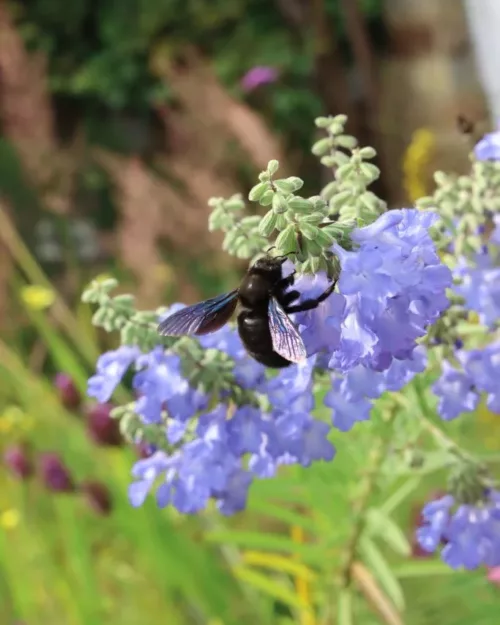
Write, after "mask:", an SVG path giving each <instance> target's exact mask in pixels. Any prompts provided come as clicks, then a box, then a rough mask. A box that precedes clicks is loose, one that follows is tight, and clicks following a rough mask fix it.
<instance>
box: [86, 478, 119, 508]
mask: <svg viewBox="0 0 500 625" xmlns="http://www.w3.org/2000/svg"><path fill="white" fill-rule="evenodd" d="M80 491H81V492H82V493H83V495H84V497H85V500H86V501H87V503H88V505H89V506H90V507H91V508H92V510H93V511H94V512H96V513H97V514H99V515H102V516H107V515H108V514H109V513H110V512H111V509H112V500H111V493H110V492H109V489H108V487H107V486H106V485H105V484H103V483H102V482H97V481H94V480H87V481H85V482H83V483H82V484H80Z"/></svg>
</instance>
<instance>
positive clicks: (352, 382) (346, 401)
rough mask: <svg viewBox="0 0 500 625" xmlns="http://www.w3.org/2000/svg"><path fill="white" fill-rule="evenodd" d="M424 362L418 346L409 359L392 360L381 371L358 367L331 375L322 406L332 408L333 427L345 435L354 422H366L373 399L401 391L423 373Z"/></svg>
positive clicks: (422, 353) (422, 351)
mask: <svg viewBox="0 0 500 625" xmlns="http://www.w3.org/2000/svg"><path fill="white" fill-rule="evenodd" d="M426 363H427V359H426V355H425V350H424V348H423V347H421V346H418V347H417V348H416V349H415V350H414V351H413V352H412V354H411V356H410V357H409V358H407V359H406V360H396V359H393V360H392V361H391V363H390V364H389V366H388V368H387V369H384V370H382V371H373V370H372V369H369V368H367V367H364V366H363V365H357V366H356V367H354V368H353V369H351V370H350V371H348V372H347V373H345V374H344V375H343V376H342V377H340V376H338V375H336V374H333V376H332V388H331V390H330V391H329V392H328V393H327V395H326V397H325V405H326V406H328V407H330V408H332V409H333V412H332V423H333V426H334V427H335V428H337V429H338V430H340V431H341V432H347V431H349V430H350V429H351V428H352V427H353V426H354V425H355V424H356V423H358V422H360V421H367V420H368V419H369V418H370V412H371V409H372V406H373V400H375V399H378V398H379V397H380V396H381V395H382V394H383V393H384V392H385V391H399V390H401V389H402V388H403V387H404V386H405V385H406V384H408V382H410V381H411V380H412V379H413V377H414V376H415V375H416V374H417V373H420V372H422V371H424V369H425V366H426Z"/></svg>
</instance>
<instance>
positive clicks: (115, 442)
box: [87, 403, 123, 447]
mask: <svg viewBox="0 0 500 625" xmlns="http://www.w3.org/2000/svg"><path fill="white" fill-rule="evenodd" d="M112 409H113V405H112V404H108V403H106V404H96V405H95V406H93V407H92V408H90V410H89V411H88V413H87V431H88V433H89V435H90V437H91V439H92V440H93V441H94V442H95V443H97V444H98V445H104V446H112V447H116V446H119V445H121V444H122V443H123V438H122V435H121V433H120V427H119V423H118V421H117V420H116V419H113V418H112V417H111V410H112Z"/></svg>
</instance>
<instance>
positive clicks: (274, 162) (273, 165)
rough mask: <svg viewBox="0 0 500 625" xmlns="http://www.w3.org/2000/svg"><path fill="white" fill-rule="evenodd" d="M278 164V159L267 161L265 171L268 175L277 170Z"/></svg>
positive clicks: (272, 174)
mask: <svg viewBox="0 0 500 625" xmlns="http://www.w3.org/2000/svg"><path fill="white" fill-rule="evenodd" d="M279 166H280V164H279V161H277V160H276V159H273V160H271V161H269V163H268V164H267V171H268V173H269V175H270V176H274V174H275V173H276V172H277V171H278V168H279Z"/></svg>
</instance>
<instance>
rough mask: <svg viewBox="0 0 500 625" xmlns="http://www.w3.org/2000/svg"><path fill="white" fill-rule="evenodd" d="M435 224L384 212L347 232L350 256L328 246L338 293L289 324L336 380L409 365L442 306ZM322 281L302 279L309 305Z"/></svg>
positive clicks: (431, 218) (448, 280) (407, 213)
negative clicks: (360, 369)
mask: <svg viewBox="0 0 500 625" xmlns="http://www.w3.org/2000/svg"><path fill="white" fill-rule="evenodd" d="M437 220H438V216H437V215H436V214H435V213H430V212H421V211H417V210H413V209H401V210H392V211H389V212H387V213H385V214H383V215H382V216H381V217H379V218H378V219H377V221H375V222H374V223H372V224H371V225H369V226H365V227H364V228H358V229H355V230H354V231H353V232H352V234H351V239H352V242H353V244H354V249H353V250H352V251H346V250H344V249H343V248H341V247H340V246H339V245H334V246H333V248H332V251H333V252H334V253H335V254H336V255H337V257H338V258H339V260H340V264H341V273H340V279H339V282H338V289H339V293H337V294H334V295H332V296H331V297H330V298H328V300H327V301H326V302H324V303H323V304H322V305H321V306H320V307H318V308H317V309H315V310H313V311H311V312H307V313H302V314H299V315H297V318H296V322H297V323H298V324H299V327H300V330H301V333H302V336H303V338H304V341H305V343H306V346H307V348H308V353H316V352H320V353H322V361H323V362H326V361H327V366H328V367H329V368H331V369H333V370H334V371H337V372H341V373H345V372H348V371H351V370H352V369H353V368H354V367H356V366H358V365H363V366H365V367H368V368H369V369H372V370H375V371H385V370H386V369H388V368H389V366H390V365H391V363H392V362H393V360H405V359H408V358H411V355H412V353H413V350H414V349H415V347H416V345H417V342H416V341H417V339H418V338H420V337H422V336H424V335H425V333H426V328H427V327H428V326H429V325H430V324H432V323H433V322H434V321H435V320H436V319H437V318H438V317H439V316H440V315H441V313H442V312H443V311H444V310H445V309H446V308H447V307H448V305H449V301H448V298H447V297H446V289H447V288H448V287H451V285H452V274H451V271H450V269H449V268H448V267H446V266H445V265H443V263H442V262H441V260H440V258H439V256H438V254H437V252H436V248H435V245H434V242H433V241H432V239H431V237H430V235H429V228H430V227H431V226H432V225H433V224H434V223H435V222H436V221H437ZM325 280H326V277H325V276H321V275H320V276H315V277H314V278H312V279H311V278H310V277H309V276H303V277H302V278H301V279H300V280H299V281H297V288H298V289H299V290H300V291H301V292H302V297H303V298H307V297H312V296H314V295H315V294H316V293H317V292H318V291H319V290H320V289H321V288H324V283H325Z"/></svg>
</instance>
